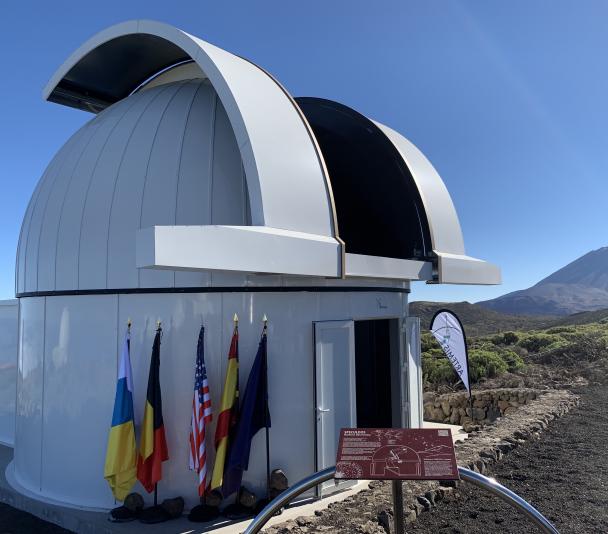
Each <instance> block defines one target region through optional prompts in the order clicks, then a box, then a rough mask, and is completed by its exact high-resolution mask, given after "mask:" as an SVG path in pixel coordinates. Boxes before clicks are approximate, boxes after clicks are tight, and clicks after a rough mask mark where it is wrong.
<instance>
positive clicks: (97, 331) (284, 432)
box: [14, 290, 407, 508]
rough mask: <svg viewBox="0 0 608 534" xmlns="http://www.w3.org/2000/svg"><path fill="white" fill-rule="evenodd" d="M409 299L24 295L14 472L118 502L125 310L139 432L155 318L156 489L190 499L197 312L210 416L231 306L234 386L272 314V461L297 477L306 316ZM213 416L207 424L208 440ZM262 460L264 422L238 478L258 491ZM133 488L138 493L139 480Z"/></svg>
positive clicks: (304, 430) (62, 491)
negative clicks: (160, 430) (159, 421)
mask: <svg viewBox="0 0 608 534" xmlns="http://www.w3.org/2000/svg"><path fill="white" fill-rule="evenodd" d="M406 301H407V295H406V294H405V293H401V292H382V291H379V292H376V291H371V292H357V291H354V292H333V291H322V292H316V291H315V290H313V291H310V292H309V291H294V292H222V293H218V292H209V293H166V294H120V295H117V294H113V295H79V296H73V295H68V296H47V297H28V298H22V299H21V319H20V353H19V367H18V391H19V396H18V403H17V421H16V450H15V459H14V480H15V481H16V483H17V484H18V485H19V486H20V487H22V488H23V489H25V490H26V491H28V492H31V493H34V494H36V495H38V496H39V497H41V498H43V499H49V500H54V501H61V502H65V503H68V504H70V505H74V506H82V507H92V508H110V507H112V506H114V504H115V503H114V499H113V497H112V494H111V492H110V489H109V487H108V484H107V483H106V481H105V480H104V478H103V466H104V459H105V452H106V442H107V437H108V431H109V427H110V422H111V419H112V410H113V403H114V394H115V388H116V368H117V361H118V355H119V353H120V346H121V343H122V339H123V336H124V333H125V328H126V325H127V321H128V319H129V318H130V319H131V320H132V321H133V326H132V341H131V347H132V349H131V361H132V365H133V374H134V387H135V392H134V403H135V418H136V426H137V429H138V430H139V426H140V424H141V420H142V409H143V406H144V402H145V397H146V387H147V380H148V370H149V363H150V353H151V348H152V340H153V337H154V331H155V329H156V321H157V320H160V321H162V326H163V338H162V346H161V374H160V377H161V378H160V380H161V386H162V395H163V416H164V423H165V429H166V434H167V439H168V446H169V456H170V460H169V461H168V462H165V463H164V464H163V480H162V482H161V483H160V484H159V499H160V500H162V499H164V498H168V497H175V496H177V495H182V496H183V497H184V498H185V500H186V504H187V507H190V506H192V505H194V504H196V503H197V501H198V498H197V494H196V481H195V476H194V474H193V473H192V472H190V471H189V470H188V451H189V449H188V435H189V428H190V416H191V402H192V394H193V385H194V363H195V355H196V342H197V336H198V331H199V328H200V325H201V322H203V323H204V324H205V327H206V336H205V358H206V364H207V370H208V377H209V383H210V388H211V397H212V403H213V409H214V413H215V417H216V418H217V414H218V412H219V403H220V396H221V390H222V387H223V381H224V373H225V370H226V364H227V354H228V348H229V344H230V338H231V333H232V327H233V323H232V317H233V315H234V313H237V314H238V316H239V319H240V320H239V333H240V338H239V346H240V379H241V392H243V390H244V388H245V384H246V380H247V377H248V375H249V370H250V367H251V365H252V363H253V359H254V357H255V354H256V350H257V345H258V342H259V339H260V333H261V328H262V322H261V318H262V317H263V315H264V314H267V316H268V318H269V334H268V340H269V341H268V347H269V353H268V364H269V397H270V411H271V417H272V429H271V431H270V436H271V462H272V465H271V467H272V468H282V469H284V470H285V473H286V474H287V476H288V477H289V480H290V481H291V482H296V481H297V480H299V479H301V478H303V477H305V476H307V475H309V474H310V473H312V472H313V471H314V469H315V447H316V444H315V427H314V425H315V406H314V348H313V322H314V321H323V320H345V319H355V320H356V319H371V318H400V317H402V315H403V311H404V309H406ZM215 420H216V419H214V423H213V424H212V425H211V431H210V433H209V434H208V442H207V445H208V448H209V449H210V450H213V446H212V443H213V440H212V436H213V432H214V430H215ZM213 456H214V455H213V453H211V454H210V456H209V461H210V463H211V464H212V463H213ZM265 468H266V464H265V449H264V432H259V433H258V434H257V435H256V436H255V438H254V441H253V445H252V449H251V459H250V469H249V471H247V472H246V473H245V476H244V483H245V484H246V485H248V486H249V487H251V489H253V490H255V491H257V493H258V494H260V495H261V494H263V492H264V484H265ZM135 490H136V491H138V492H140V493H142V494H145V492H144V490H143V488H142V487H141V486H140V485H139V484H137V485H136V487H135ZM148 500H149V498H148Z"/></svg>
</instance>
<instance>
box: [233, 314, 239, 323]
mask: <svg viewBox="0 0 608 534" xmlns="http://www.w3.org/2000/svg"><path fill="white" fill-rule="evenodd" d="M232 320H233V321H234V326H238V324H239V316H238V315H237V314H236V313H235V314H234V317H233V318H232Z"/></svg>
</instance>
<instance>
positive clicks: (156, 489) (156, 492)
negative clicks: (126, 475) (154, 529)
mask: <svg viewBox="0 0 608 534" xmlns="http://www.w3.org/2000/svg"><path fill="white" fill-rule="evenodd" d="M156 331H157V332H158V333H161V332H162V329H161V327H160V319H159V320H158V321H156ZM158 342H159V343H160V338H159V340H158ZM154 506H158V482H155V483H154Z"/></svg>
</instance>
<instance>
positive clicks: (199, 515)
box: [188, 504, 220, 523]
mask: <svg viewBox="0 0 608 534" xmlns="http://www.w3.org/2000/svg"><path fill="white" fill-rule="evenodd" d="M219 516H220V509H219V508H218V507H217V506H211V505H209V504H199V505H197V506H195V507H194V508H192V510H190V513H189V514H188V520H189V521H192V522H193V523H206V522H208V521H213V520H215V519H217V518H218V517H219Z"/></svg>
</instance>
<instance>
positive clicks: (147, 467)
mask: <svg viewBox="0 0 608 534" xmlns="http://www.w3.org/2000/svg"><path fill="white" fill-rule="evenodd" d="M160 335H161V329H160V327H159V328H158V330H157V331H156V336H154V345H153V346H152V358H151V360H150V375H149V377H148V392H147V395H146V407H145V410H144V422H143V425H142V429H141V439H140V443H139V456H138V458H137V478H138V479H139V481H140V482H141V484H142V486H143V487H144V488H146V491H147V492H148V493H151V492H152V491H153V490H154V486H155V485H156V483H157V482H158V481H159V480H160V479H161V478H162V477H163V472H162V463H163V462H164V461H166V460H168V459H169V451H168V450H167V442H166V440H165V427H164V425H163V403H162V400H161V395H160V377H159V371H160Z"/></svg>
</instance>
